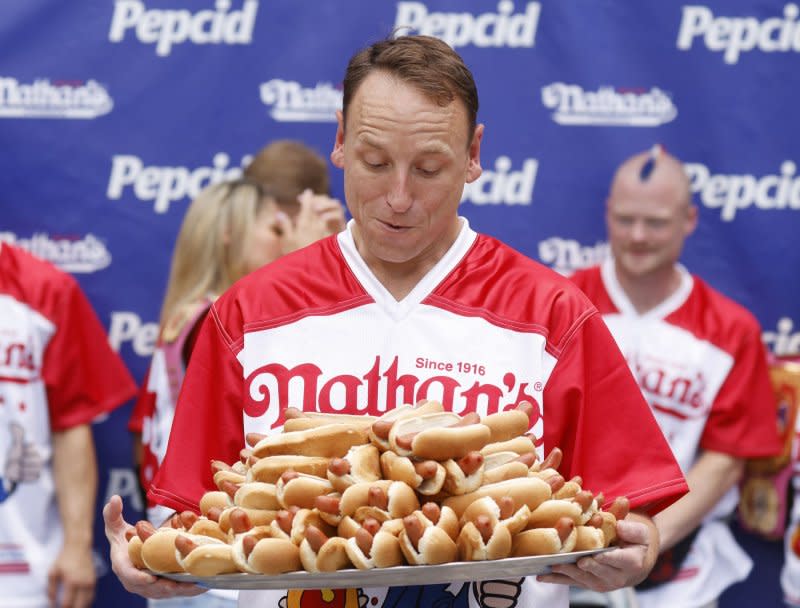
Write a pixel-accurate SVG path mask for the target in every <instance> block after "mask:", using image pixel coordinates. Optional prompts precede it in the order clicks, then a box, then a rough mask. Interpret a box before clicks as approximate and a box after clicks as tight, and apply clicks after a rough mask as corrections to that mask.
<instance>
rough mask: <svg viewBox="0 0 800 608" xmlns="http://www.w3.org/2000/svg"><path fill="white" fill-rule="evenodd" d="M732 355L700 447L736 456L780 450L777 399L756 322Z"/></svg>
mask: <svg viewBox="0 0 800 608" xmlns="http://www.w3.org/2000/svg"><path fill="white" fill-rule="evenodd" d="M732 355H733V358H734V363H733V367H732V368H731V371H730V373H729V374H728V377H727V378H726V379H725V382H724V383H723V385H722V387H721V388H720V390H719V393H718V394H717V397H716V399H715V400H714V406H713V407H712V409H711V413H710V414H709V417H708V421H707V422H706V426H705V428H704V429H703V436H702V437H701V438H700V447H702V448H703V449H705V450H713V451H715V452H722V453H725V454H731V455H733V456H736V457H739V458H759V457H763V456H775V455H777V454H780V453H781V451H782V449H783V442H782V441H781V438H780V436H779V434H778V425H777V419H776V416H777V402H776V397H775V391H774V390H773V388H772V383H771V381H770V377H769V369H768V367H767V356H766V351H765V349H764V345H763V343H762V342H761V338H760V329H759V328H758V326H757V325H750V326H748V327H747V328H746V330H745V333H744V335H743V336H742V338H741V340H739V342H738V346H737V348H736V350H735V351H734V352H733V353H732Z"/></svg>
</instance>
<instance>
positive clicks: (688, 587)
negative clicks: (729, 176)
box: [572, 260, 781, 607]
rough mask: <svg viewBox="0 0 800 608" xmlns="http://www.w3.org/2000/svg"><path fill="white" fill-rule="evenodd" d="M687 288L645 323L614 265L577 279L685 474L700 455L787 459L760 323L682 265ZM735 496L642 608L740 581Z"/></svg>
mask: <svg viewBox="0 0 800 608" xmlns="http://www.w3.org/2000/svg"><path fill="white" fill-rule="evenodd" d="M678 270H679V272H680V274H681V284H680V287H679V288H678V289H677V291H675V293H673V294H672V295H671V296H670V297H668V298H667V299H666V300H665V301H664V302H662V303H661V304H659V305H658V306H657V307H655V308H654V309H652V310H650V311H648V312H646V313H644V314H638V313H637V312H636V310H635V309H634V307H633V305H632V303H631V302H630V300H629V299H628V297H627V295H626V294H625V292H624V290H623V289H622V287H621V286H620V284H619V282H618V280H617V277H616V274H615V270H614V261H613V260H607V261H606V262H605V263H604V264H603V265H602V266H596V267H593V268H590V269H587V270H582V271H579V272H577V273H575V274H574V275H573V276H572V280H573V281H574V282H575V284H577V285H578V287H580V288H581V289H582V290H583V292H584V293H586V295H588V296H589V299H591V300H592V302H594V304H595V306H597V308H598V309H599V310H600V313H601V314H602V315H603V320H604V321H605V322H606V324H607V325H608V327H609V329H610V330H611V333H612V334H613V335H614V338H615V339H616V341H617V344H618V345H619V347H620V350H621V351H622V353H623V354H624V355H625V358H626V359H627V360H628V364H629V366H630V368H631V370H632V371H633V374H634V376H635V377H636V379H637V381H638V383H639V386H640V387H641V389H642V393H643V394H644V396H645V398H646V399H647V401H648V403H649V404H650V406H651V407H652V409H653V413H654V414H655V417H656V420H658V423H659V426H660V427H661V429H662V431H663V432H664V435H665V436H666V438H667V440H668V441H669V444H670V446H671V447H672V450H673V452H674V454H675V457H676V458H677V460H678V462H679V464H680V466H681V469H682V470H683V471H684V472H687V471H688V470H689V469H690V468H691V467H692V465H693V464H694V462H695V461H696V460H697V458H698V456H699V455H700V453H701V452H702V451H703V450H712V451H715V452H721V453H724V454H730V455H732V456H735V457H738V458H754V457H760V456H769V455H774V454H776V453H778V452H780V449H781V443H780V439H779V437H778V432H777V427H776V424H775V397H774V392H773V390H772V385H771V383H770V379H769V372H768V368H767V359H766V351H765V349H764V346H763V344H762V342H761V332H760V328H759V325H758V322H757V321H756V320H755V318H754V317H753V315H752V314H750V313H749V312H748V311H747V310H745V309H744V308H743V307H742V306H740V305H738V304H736V303H735V302H733V301H732V300H730V299H728V298H726V297H725V296H723V295H722V294H720V293H719V292H717V291H715V290H714V289H712V288H711V287H709V286H708V285H707V284H706V283H704V282H703V281H702V280H701V279H699V278H698V277H695V276H692V275H690V274H689V273H688V272H687V271H686V270H685V269H684V268H683V267H681V266H679V267H678ZM737 502H738V491H737V490H736V489H732V490H731V491H730V492H729V493H728V494H727V495H726V496H725V497H723V499H722V500H721V501H720V503H719V504H718V505H717V506H716V507H715V508H714V509H713V511H712V512H711V513H709V515H708V517H707V518H706V521H705V523H704V524H703V527H702V528H701V530H700V533H699V534H698V536H697V537H696V539H695V541H694V543H693V545H692V549H691V551H690V552H689V554H688V556H687V558H686V560H685V561H684V563H683V566H682V568H681V570H680V571H679V573H678V575H677V576H676V578H675V580H673V581H672V582H670V583H666V584H664V585H662V586H660V587H657V588H655V589H653V590H651V591H647V592H644V593H639V594H638V595H639V596H640V598H641V599H640V603H641V605H642V606H687V607H691V606H701V605H704V604H706V603H708V602H710V601H711V600H713V599H714V598H716V597H718V596H719V594H720V593H721V592H722V591H723V590H724V589H725V588H726V587H728V586H729V585H730V584H732V583H733V582H736V581H738V580H742V579H744V578H745V577H746V576H747V573H748V572H749V570H750V567H751V562H750V559H749V558H748V557H747V555H746V554H745V553H744V552H743V551H742V550H741V548H739V547H738V545H737V544H736V542H735V541H734V539H733V536H732V534H731V533H730V530H729V529H728V527H727V526H726V525H725V524H724V523H722V522H720V519H721V518H724V517H727V516H729V515H730V514H731V513H732V512H733V510H734V508H735V507H736V504H737Z"/></svg>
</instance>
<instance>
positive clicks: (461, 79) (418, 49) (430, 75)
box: [342, 36, 478, 141]
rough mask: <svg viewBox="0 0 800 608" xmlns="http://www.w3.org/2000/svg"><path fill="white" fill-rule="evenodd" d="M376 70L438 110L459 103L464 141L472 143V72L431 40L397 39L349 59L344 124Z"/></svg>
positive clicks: (474, 92) (474, 91) (475, 109)
mask: <svg viewBox="0 0 800 608" xmlns="http://www.w3.org/2000/svg"><path fill="white" fill-rule="evenodd" d="M376 70H383V71H386V72H388V73H390V74H392V75H393V76H396V77H397V78H399V79H400V80H402V81H404V82H407V83H409V84H411V85H413V86H414V87H416V88H417V89H418V90H419V91H420V92H421V93H423V94H424V95H426V96H427V97H429V98H430V99H432V100H434V101H435V102H436V103H438V104H439V105H441V106H446V105H448V104H450V103H451V102H452V101H453V100H454V99H460V100H461V101H462V102H463V104H464V107H465V109H466V111H467V121H468V128H469V131H468V135H469V137H468V140H467V141H472V135H473V133H474V132H475V124H476V121H477V116H478V89H477V87H476V86H475V79H474V78H473V77H472V72H470V71H469V68H468V67H467V66H466V65H465V64H464V61H463V60H462V59H461V57H460V56H459V55H458V53H456V52H455V51H454V50H453V49H452V48H450V46H448V45H447V43H445V42H442V41H441V40H439V39H438V38H434V37H432V36H401V37H400V38H391V39H387V40H382V41H380V42H376V43H375V44H373V45H371V46H368V47H367V48H365V49H362V50H361V51H359V52H358V53H356V54H355V55H353V58H352V59H350V63H349V64H348V65H347V71H346V72H345V77H344V83H343V84H344V99H343V103H342V106H343V107H342V114H343V115H344V118H345V123H346V121H347V109H348V107H349V106H350V102H351V101H352V100H353V97H354V96H355V94H356V91H357V90H358V87H359V86H360V85H361V83H362V82H363V81H364V79H365V78H366V77H367V76H368V75H369V74H370V73H372V72H374V71H376Z"/></svg>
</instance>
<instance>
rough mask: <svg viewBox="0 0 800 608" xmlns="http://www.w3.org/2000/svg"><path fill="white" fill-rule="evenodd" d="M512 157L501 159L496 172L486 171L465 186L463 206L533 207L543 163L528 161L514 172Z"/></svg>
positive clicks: (528, 159)
mask: <svg viewBox="0 0 800 608" xmlns="http://www.w3.org/2000/svg"><path fill="white" fill-rule="evenodd" d="M511 167H512V162H511V159H510V158H509V157H508V156H498V157H497V160H496V161H495V162H494V170H484V171H483V173H481V176H480V177H479V178H478V179H477V180H475V181H474V182H472V183H471V184H466V185H465V186H464V193H463V194H462V196H461V202H470V203H472V204H473V205H530V204H531V202H532V201H533V188H534V185H535V183H536V173H537V172H538V170H539V161H537V160H536V159H535V158H526V159H525V160H524V161H522V167H521V168H520V169H518V170H514V171H512V170H511Z"/></svg>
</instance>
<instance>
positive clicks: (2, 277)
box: [0, 243, 78, 310]
mask: <svg viewBox="0 0 800 608" xmlns="http://www.w3.org/2000/svg"><path fill="white" fill-rule="evenodd" d="M74 289H78V283H77V281H76V280H75V279H74V278H73V277H72V275H70V274H69V273H67V272H64V271H63V270H61V269H59V268H57V267H56V266H55V265H54V264H52V263H51V262H49V261H47V260H44V259H42V258H39V257H37V256H35V255H33V254H32V253H30V252H29V251H27V250H25V249H23V248H21V247H17V246H14V245H9V244H8V243H3V244H2V245H0V293H2V294H6V295H9V296H11V297H13V298H14V299H16V300H19V301H22V302H24V303H26V304H28V305H30V306H32V307H34V308H36V309H39V310H40V309H43V308H48V306H47V304H48V303H51V304H53V305H55V304H57V303H58V302H60V301H61V298H62V297H63V295H64V294H65V293H68V292H70V291H71V290H74Z"/></svg>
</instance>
